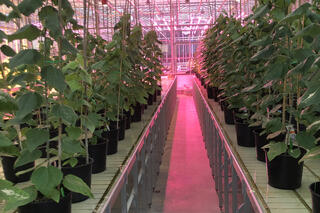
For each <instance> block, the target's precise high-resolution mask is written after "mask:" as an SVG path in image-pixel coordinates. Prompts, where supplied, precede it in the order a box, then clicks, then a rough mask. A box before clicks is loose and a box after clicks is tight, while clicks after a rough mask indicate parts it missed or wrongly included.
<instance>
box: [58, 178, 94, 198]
mask: <svg viewBox="0 0 320 213" xmlns="http://www.w3.org/2000/svg"><path fill="white" fill-rule="evenodd" d="M63 185H64V186H65V187H66V188H67V189H69V190H70V191H72V192H77V193H80V194H83V195H86V196H88V197H90V198H93V194H92V193H91V190H90V188H89V187H88V185H87V184H86V183H85V182H83V180H82V179H81V178H79V177H77V176H74V175H67V176H65V177H64V179H63Z"/></svg>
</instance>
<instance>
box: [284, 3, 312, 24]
mask: <svg viewBox="0 0 320 213" xmlns="http://www.w3.org/2000/svg"><path fill="white" fill-rule="evenodd" d="M309 7H311V5H310V4H309V3H304V4H302V5H301V6H300V7H298V8H297V9H296V10H294V11H293V12H291V13H289V14H288V15H287V16H286V17H285V18H284V19H282V20H281V21H280V23H283V22H288V23H292V22H293V21H295V20H296V19H299V18H301V17H302V16H303V15H306V13H307V11H308V10H309Z"/></svg>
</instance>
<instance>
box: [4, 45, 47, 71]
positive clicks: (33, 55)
mask: <svg viewBox="0 0 320 213" xmlns="http://www.w3.org/2000/svg"><path fill="white" fill-rule="evenodd" d="M41 58H42V56H41V54H40V53H39V52H38V50H35V49H26V50H22V51H20V52H19V53H18V54H17V55H15V56H14V57H12V58H11V59H10V63H9V66H10V68H11V69H13V68H15V67H17V66H20V65H23V64H37V63H39V61H40V60H41Z"/></svg>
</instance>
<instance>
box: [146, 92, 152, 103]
mask: <svg viewBox="0 0 320 213" xmlns="http://www.w3.org/2000/svg"><path fill="white" fill-rule="evenodd" d="M147 102H148V105H152V104H153V95H152V94H148V100H147Z"/></svg>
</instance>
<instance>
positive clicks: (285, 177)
mask: <svg viewBox="0 0 320 213" xmlns="http://www.w3.org/2000/svg"><path fill="white" fill-rule="evenodd" d="M267 151H268V149H266V150H265V158H266V163H267V173H268V184H269V185H270V186H273V187H275V188H278V189H297V188H299V187H300V186H301V179H302V173H303V162H301V163H300V164H299V163H298V162H299V160H300V159H301V157H302V156H303V153H305V151H304V150H303V149H301V153H302V154H301V155H300V157H299V158H294V157H292V156H291V155H289V154H288V153H283V154H281V155H279V156H277V157H275V158H274V159H273V160H272V161H269V160H268V156H267Z"/></svg>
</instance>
